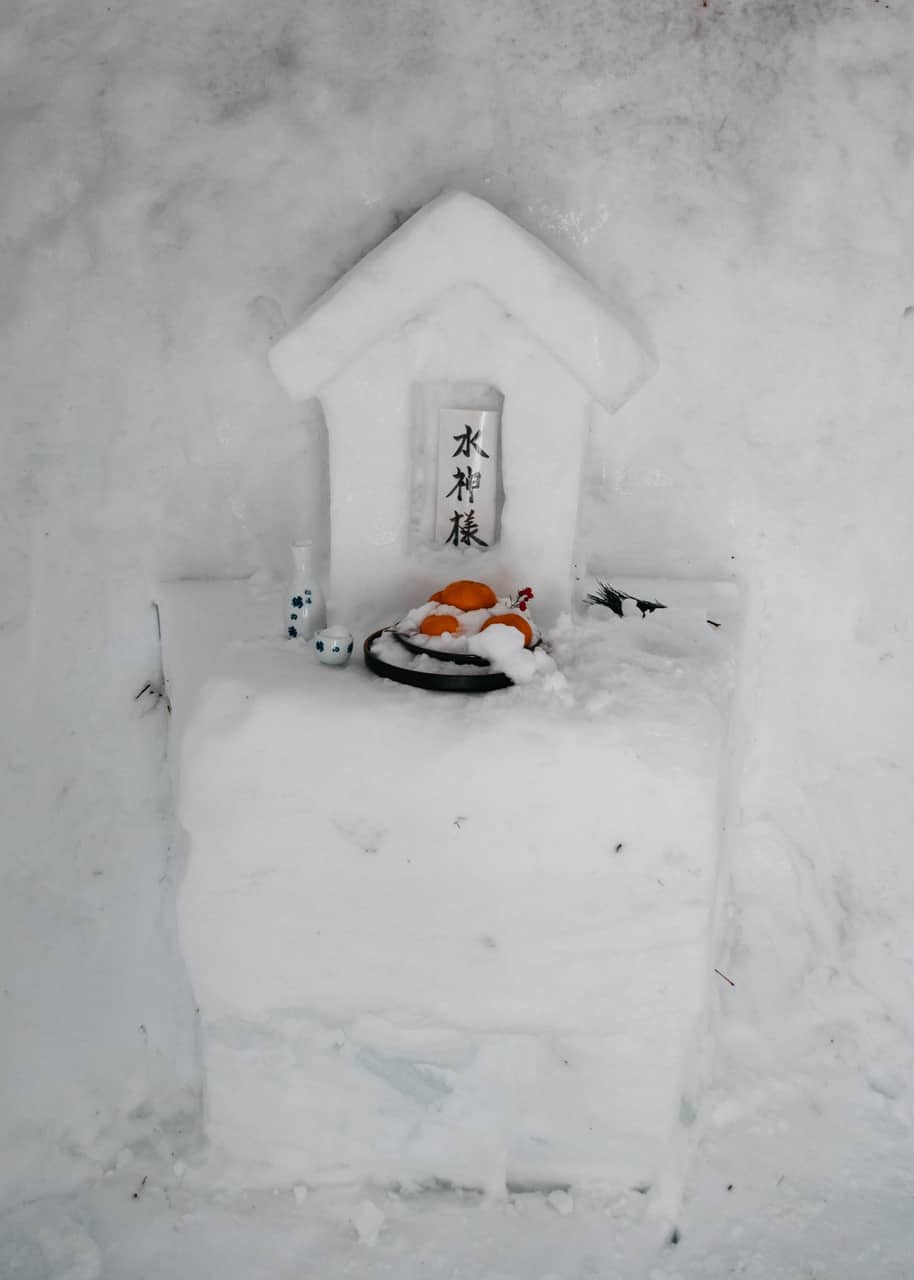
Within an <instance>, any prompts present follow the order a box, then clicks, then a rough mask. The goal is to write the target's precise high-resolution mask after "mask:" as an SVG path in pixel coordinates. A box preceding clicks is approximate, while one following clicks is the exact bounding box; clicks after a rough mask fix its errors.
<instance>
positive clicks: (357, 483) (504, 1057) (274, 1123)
mask: <svg viewBox="0 0 914 1280" xmlns="http://www.w3.org/2000/svg"><path fill="white" fill-rule="evenodd" d="M271 362H272V365H273V368H274V370H275V372H276V374H277V375H278V377H279V379H280V381H281V382H282V384H283V385H284V386H285V388H286V389H287V390H288V392H289V393H290V394H291V395H292V396H295V397H299V398H301V397H308V396H312V395H315V394H316V395H319V396H320V399H321V401H322V404H323V407H324V411H325V414H326V417H327V425H328V432H329V439H330V463H331V467H330V470H331V557H330V567H329V582H328V592H327V595H328V604H329V611H330V618H331V621H333V622H336V623H339V624H344V625H345V626H347V627H349V628H350V629H351V630H353V631H354V632H355V634H356V635H357V637H358V638H359V639H360V640H361V638H363V637H364V636H365V635H366V634H367V633H368V632H369V631H371V630H374V629H375V628H377V627H380V626H382V625H383V624H386V623H392V622H394V621H395V620H396V619H397V618H398V617H399V616H401V615H402V613H403V612H404V611H405V610H407V609H409V608H410V607H411V606H414V605H416V604H419V603H421V602H422V601H423V600H425V599H427V597H428V596H429V594H430V592H431V591H433V590H435V588H437V587H440V586H441V585H442V584H443V583H445V582H448V581H449V580H452V579H457V578H470V579H481V580H484V581H485V582H489V583H493V584H495V585H496V587H497V589H498V590H500V591H511V590H513V589H516V588H517V587H518V586H519V585H521V583H524V584H526V583H527V582H529V583H530V584H531V585H532V586H533V587H534V589H535V590H536V605H537V613H538V619H539V621H540V622H541V623H542V624H543V625H544V627H545V628H546V629H547V632H548V638H549V642H550V647H551V650H552V661H550V662H549V663H548V664H546V667H545V668H544V670H543V671H542V672H540V674H539V675H538V677H537V678H536V679H534V680H532V681H531V682H530V683H528V684H525V685H523V686H517V687H512V688H508V689H505V690H504V691H501V692H497V693H492V694H487V695H485V696H479V695H477V696H475V697H474V696H471V695H462V694H461V695H454V694H449V695H443V694H428V693H424V692H421V691H418V690H415V689H407V688H403V687H402V686H400V685H397V684H393V683H391V682H389V681H387V680H382V679H378V678H376V677H375V676H373V675H371V674H370V673H369V671H368V670H366V668H365V667H364V666H363V665H362V663H361V662H353V664H352V665H351V666H350V667H349V668H347V669H345V670H328V669H327V668H324V667H322V666H320V665H319V664H318V663H317V662H316V661H315V660H314V657H313V655H312V654H309V653H307V652H306V651H304V650H303V649H302V647H301V646H300V645H298V644H297V643H295V642H285V641H283V640H282V639H281V638H280V637H279V636H278V634H277V629H276V625H275V624H276V620H277V618H278V616H279V612H280V610H279V604H278V597H277V595H276V594H275V593H272V592H271V591H270V590H268V589H266V588H263V587H258V586H257V585H255V584H254V583H251V582H218V583H197V582H182V583H176V584H171V585H169V586H164V587H162V589H161V591H160V594H159V607H160V615H161V622H162V634H163V651H164V661H165V669H166V677H167V680H168V686H169V693H170V697H171V701H172V706H173V709H174V716H173V738H174V741H173V747H172V754H173V759H174V761H175V767H176V774H177V786H178V793H179V813H180V820H181V823H182V826H183V828H184V831H185V834H186V845H187V867H186V873H185V875H184V879H183V883H182V885H181V888H180V892H179V900H178V914H179V928H180V937H181V943H182V948H183V952H184V956H185V958H186V962H187V965H188V969H189V972H190V976H191V979H192V982H193V987H194V991H195V996H196V1002H197V1005H198V1006H199V1011H200V1031H201V1054H202V1067H203V1072H204V1098H205V1123H206V1129H207V1134H208V1137H209V1140H210V1143H211V1148H212V1150H213V1152H214V1153H215V1154H214V1158H217V1159H218V1160H222V1161H227V1162H228V1163H229V1165H230V1166H231V1167H232V1168H233V1169H234V1170H235V1171H236V1175H237V1176H238V1177H240V1178H242V1179H243V1180H244V1181H246V1182H248V1183H250V1184H257V1183H260V1184H270V1183H272V1184H276V1183H279V1182H283V1181H300V1182H304V1183H310V1184H315V1185H317V1184H325V1183H334V1182H337V1183H339V1182H352V1181H359V1180H366V1181H371V1182H375V1183H379V1184H384V1185H391V1186H422V1185H442V1184H444V1185H450V1184H453V1185H459V1186H464V1187H475V1188H481V1189H485V1190H488V1191H493V1192H497V1191H499V1190H504V1188H505V1187H506V1186H508V1187H511V1186H524V1187H534V1186H539V1187H547V1188H551V1187H556V1186H562V1187H564V1186H569V1185H586V1186H591V1187H600V1188H607V1189H616V1188H621V1187H627V1186H634V1185H639V1186H642V1185H646V1184H649V1183H651V1182H652V1181H653V1180H655V1178H656V1177H657V1176H658V1174H659V1173H660V1171H661V1170H662V1169H663V1167H664V1164H665V1163H666V1162H668V1159H669V1154H670V1151H671V1149H672V1147H673V1144H674V1142H675V1139H676V1133H677V1128H678V1127H679V1126H680V1124H681V1122H682V1117H683V1116H685V1117H686V1118H688V1116H689V1115H690V1114H691V1109H692V1107H693V1102H694V1100H693V1098H692V1096H691V1090H692V1087H693V1082H694V1074H695V1068H696V1062H697V1051H698V1045H699V1042H700V1037H701V1031H702V1026H703V1019H704V1016H705V1011H706V1007H707V1001H708V987H709V982H710V980H711V977H712V969H711V961H710V958H709V939H710V931H711V921H712V908H713V902H714V897H715V884H716V876H717V857H718V853H717V850H718V841H719V827H720V805H719V790H720V786H719V772H720V769H719V766H720V758H721V752H722V746H723V738H724V730H725V724H726V713H727V699H728V690H729V684H730V675H731V662H732V654H731V649H730V646H729V643H728V637H727V632H726V628H722V629H718V628H710V627H708V626H707V625H706V622H705V617H706V614H705V612H704V611H702V610H698V611H697V612H695V611H689V610H678V611H677V610H675V609H670V610H667V611H664V612H663V613H660V612H658V613H657V614H655V615H650V616H649V617H647V618H645V619H641V618H640V617H636V618H626V619H622V620H619V619H617V618H615V617H611V616H607V617H604V618H596V617H584V618H578V619H577V620H575V619H574V618H573V617H572V611H573V610H572V606H573V605H574V604H575V603H576V602H575V601H574V600H573V598H572V572H571V560H572V546H573V539H574V532H575V519H576V513H577V503H578V489H579V483H580V471H581V463H582V450H583V445H584V441H585V437H586V432H587V429H588V425H589V422H590V418H591V415H592V413H593V412H602V411H604V410H608V411H612V410H613V409H615V408H616V407H618V406H619V405H620V404H621V403H622V402H623V401H624V400H625V399H626V397H627V396H629V395H630V394H631V393H632V392H633V391H634V390H635V389H636V388H637V386H638V385H639V383H640V382H641V381H642V380H643V378H644V377H645V376H646V374H647V373H648V372H649V368H650V365H649V361H648V359H647V358H646V356H645V354H644V353H643V351H642V350H641V348H640V347H639V345H638V343H637V342H636V341H635V340H634V338H633V337H632V336H631V334H630V333H629V332H628V331H627V329H626V328H625V327H624V326H623V325H622V324H621V323H620V322H619V321H618V320H617V319H616V318H615V317H614V316H613V315H612V313H611V312H610V311H608V310H607V309H606V306H605V303H604V302H603V301H601V299H600V298H599V296H598V295H597V294H596V293H595V292H594V291H593V289H592V288H591V287H590V286H589V285H587V284H586V283H585V282H584V281H582V280H581V279H580V278H579V277H578V276H577V275H576V274H575V273H574V272H573V271H572V270H571V269H570V268H569V267H567V266H566V265H565V264H564V263H562V262H561V261H560V260H559V259H557V258H556V257H555V256H554V255H553V254H552V253H551V252H550V251H548V250H547V249H546V248H544V247H543V246H542V245H540V244H539V243H538V242H536V241H535V240H534V239H533V238H532V237H531V236H529V235H528V234H527V233H526V232H524V231H522V230H521V229H520V228H519V227H517V226H516V225H514V224H513V223H512V222H511V221H509V220H508V219H507V218H505V217H504V216H503V215H501V214H500V213H498V212H497V211H496V210H494V209H493V208H491V207H490V206H489V205H487V204H485V203H484V202H482V201H480V200H477V199H474V198H472V197H470V196H468V195H463V194H449V195H446V196H444V197H442V198H440V199H439V200H437V201H435V202H433V203H432V204H431V205H429V206H428V207H426V208H425V209H423V210H422V211H421V212H420V213H419V214H417V215H416V216H415V217H414V218H412V219H411V220H410V221H409V222H407V223H406V224H405V225H404V226H403V227H401V228H400V230H398V231H397V232H396V233H395V234H394V235H392V236H391V237H390V238H389V239H388V240H387V241H385V242H384V243H383V244H382V245H381V246H380V247H379V248H377V249H376V250H375V251H374V252H372V253H370V254H369V255H368V256H367V257H366V258H365V259H364V260H363V261H362V262H360V263H359V264H358V265H357V266H356V267H354V268H353V269H352V270H351V271H350V272H349V273H348V274H347V275H346V276H345V277H344V278H343V279H342V280H341V281H340V282H339V284H338V285H337V286H336V287H335V288H334V289H333V290H331V292H330V293H329V294H327V295H326V296H325V297H324V298H321V299H320V300H319V301H318V302H317V303H316V304H315V305H314V306H313V307H312V309H311V310H310V311H309V312H308V314H307V315H306V317H305V319H304V320H303V322H302V323H301V325H300V326H299V327H298V328H297V329H295V330H294V331H293V332H291V333H290V334H289V335H288V336H287V337H285V338H284V339H283V340H282V341H281V342H280V343H279V344H278V346H277V347H276V348H275V349H274V351H273V353H272V357H271ZM455 410H459V411H460V413H459V414H458V415H457V417H456V418H455V417H454V411H455ZM474 415H477V416H474ZM478 415H488V416H478ZM464 422H465V423H466V424H467V425H466V429H467V431H468V432H469V433H470V434H469V435H468V436H467V441H468V442H472V441H473V440H474V439H475V441H476V443H477V444H479V445H481V444H483V443H486V442H488V443H489V444H491V446H492V447H491V448H489V447H487V448H486V449H485V452H486V454H487V455H488V458H487V461H488V462H489V463H490V464H491V465H490V467H489V468H488V470H486V469H484V468H482V467H480V468H479V472H480V477H481V478H480V481H479V483H478V485H477V486H476V488H477V489H480V490H481V489H482V487H483V485H484V484H491V485H492V486H494V488H495V495H496V496H495V498H494V500H492V497H491V495H490V496H489V502H490V505H489V506H488V507H483V505H482V497H481V495H479V497H478V500H479V503H480V505H479V511H480V515H479V518H478V521H477V523H476V525H475V529H476V533H477V536H476V538H475V540H474V539H473V538H470V539H465V538H462V537H461V536H456V537H452V536H450V535H451V531H452V530H453V529H458V530H459V529H460V527H461V526H460V525H459V523H458V518H459V519H465V517H466V513H467V511H469V510H473V511H475V509H476V508H475V506H474V500H476V499H477V494H476V492H475V490H474V488H473V486H472V483H471V482H470V480H467V483H466V486H465V487H462V486H458V489H457V492H456V493H454V492H451V493H448V492H446V491H445V490H444V488H443V486H444V485H445V484H447V483H448V481H449V478H450V475H451V474H453V473H452V472H451V470H450V468H451V460H450V459H447V467H446V468H445V469H442V467H441V465H440V460H441V452H442V449H443V448H446V447H447V445H448V442H449V441H450V440H452V439H453V440H457V441H458V452H459V437H460V432H461V430H462V427H461V425H460V424H461V423H464ZM455 423H456V424H457V425H456V430H455ZM477 432H479V433H481V434H477ZM448 433H450V434H448ZM439 443H440V446H441V447H439ZM471 460H472V459H471ZM463 461H464V459H463V458H460V457H458V458H457V464H456V467H455V471H456V470H459V469H460V468H461V467H462V465H463ZM445 500H447V502H448V503H450V505H451V506H452V507H453V509H454V513H455V514H454V518H453V523H452V522H451V521H450V518H448V519H445V520H442V503H443V502H444V501H445ZM461 503H462V504H463V505H460V504H461ZM445 515H446V516H448V509H447V508H445ZM603 612H604V613H605V611H603Z"/></svg>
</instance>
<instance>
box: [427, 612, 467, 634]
mask: <svg viewBox="0 0 914 1280" xmlns="http://www.w3.org/2000/svg"><path fill="white" fill-rule="evenodd" d="M419 630H420V631H421V632H422V634H423V635H424V636H443V635H444V633H445V632H446V631H459V630H460V623H459V622H458V621H457V619H456V618H455V617H454V616H453V615H452V614H450V613H430V614H429V615H428V617H427V618H423V619H422V621H421V622H420V623H419Z"/></svg>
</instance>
